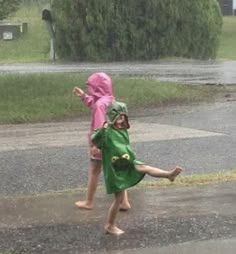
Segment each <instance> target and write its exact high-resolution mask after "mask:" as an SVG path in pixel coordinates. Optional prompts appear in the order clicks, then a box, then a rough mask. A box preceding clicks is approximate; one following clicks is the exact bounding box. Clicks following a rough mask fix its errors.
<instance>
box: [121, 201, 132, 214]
mask: <svg viewBox="0 0 236 254" xmlns="http://www.w3.org/2000/svg"><path fill="white" fill-rule="evenodd" d="M130 208H131V205H130V203H129V202H128V203H121V204H120V211H121V212H126V211H128V210H129V209H130Z"/></svg>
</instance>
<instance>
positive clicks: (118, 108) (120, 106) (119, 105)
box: [106, 101, 129, 128]
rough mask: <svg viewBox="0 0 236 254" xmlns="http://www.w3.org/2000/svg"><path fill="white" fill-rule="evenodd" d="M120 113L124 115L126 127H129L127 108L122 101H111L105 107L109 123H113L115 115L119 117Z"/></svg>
mask: <svg viewBox="0 0 236 254" xmlns="http://www.w3.org/2000/svg"><path fill="white" fill-rule="evenodd" d="M120 115H125V117H126V127H127V128H129V121H128V110H127V107H126V104H125V103H123V102H118V101H112V102H111V103H110V104H109V106H108V108H107V113H106V120H107V122H108V123H109V124H111V125H112V124H114V123H115V121H116V119H117V117H119V116H120Z"/></svg>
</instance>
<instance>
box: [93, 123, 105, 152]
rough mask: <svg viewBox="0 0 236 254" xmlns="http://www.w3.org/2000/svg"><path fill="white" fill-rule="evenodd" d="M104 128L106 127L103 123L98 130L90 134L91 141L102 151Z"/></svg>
mask: <svg viewBox="0 0 236 254" xmlns="http://www.w3.org/2000/svg"><path fill="white" fill-rule="evenodd" d="M106 128H107V125H106V123H105V124H104V125H103V127H102V128H98V129H96V130H94V131H93V133H92V136H91V140H92V142H93V144H94V145H95V146H96V147H97V148H98V149H102V146H103V145H104V143H105V135H106Z"/></svg>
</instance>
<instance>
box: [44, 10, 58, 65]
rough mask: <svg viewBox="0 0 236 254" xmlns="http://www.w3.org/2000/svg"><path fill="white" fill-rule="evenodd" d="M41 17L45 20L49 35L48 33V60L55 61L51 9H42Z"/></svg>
mask: <svg viewBox="0 0 236 254" xmlns="http://www.w3.org/2000/svg"><path fill="white" fill-rule="evenodd" d="M42 19H43V20H44V21H45V22H46V24H47V27H48V31H49V35H50V60H51V61H53V62H54V61H55V59H56V53H55V27H54V25H53V20H52V15H51V11H50V10H48V9H44V10H43V11H42Z"/></svg>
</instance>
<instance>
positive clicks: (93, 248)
mask: <svg viewBox="0 0 236 254" xmlns="http://www.w3.org/2000/svg"><path fill="white" fill-rule="evenodd" d="M235 193H236V184H235V182H225V183H218V184H210V185H201V186H191V187H175V186H172V184H171V183H170V186H169V187H165V188H160V187H159V188H143V187H141V188H132V189H131V190H130V192H129V194H130V202H131V204H132V209H131V210H129V211H128V212H120V213H119V216H118V224H119V226H120V227H121V228H122V229H123V230H125V234H124V235H121V236H119V237H116V236H112V235H107V234H105V232H104V229H103V225H104V221H105V216H106V213H107V209H108V206H109V205H110V203H111V200H112V197H111V196H108V195H104V191H103V190H102V189H101V190H99V191H98V193H97V199H96V207H95V209H94V210H92V211H84V210H79V209H77V208H75V207H74V206H73V203H74V201H76V200H77V199H78V198H81V197H83V193H79V195H78V194H77V193H72V192H70V193H57V194H55V193H54V194H47V195H37V196H21V197H8V198H7V197H2V198H1V199H0V214H1V216H0V246H1V247H0V250H10V249H11V250H14V251H15V253H31V254H33V253H51V254H53V253H58V254H60V253H78V254H81V253H97V254H98V253H104V254H105V253H113V252H112V251H114V254H122V253H123V254H128V253H129V254H133V253H148V254H150V253H196V251H197V250H198V252H199V251H200V250H203V249H204V248H205V250H204V251H203V252H202V251H200V253H208V254H209V253H217V252H215V251H214V250H215V249H216V247H219V249H218V251H219V250H222V252H221V253H227V254H230V253H232V252H228V251H232V248H233V247H234V246H235V239H236V202H235V197H236V194H235ZM213 243H214V244H213ZM228 244H229V245H228ZM194 248H196V249H195V250H194ZM191 249H193V251H191V252H187V251H188V250H191ZM207 250H208V252H207ZM155 251H156V252H155ZM168 251H170V252H168ZM194 251H195V252H194ZM211 251H212V252H211ZM226 251H227V252H226ZM218 253H220V252H218Z"/></svg>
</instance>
